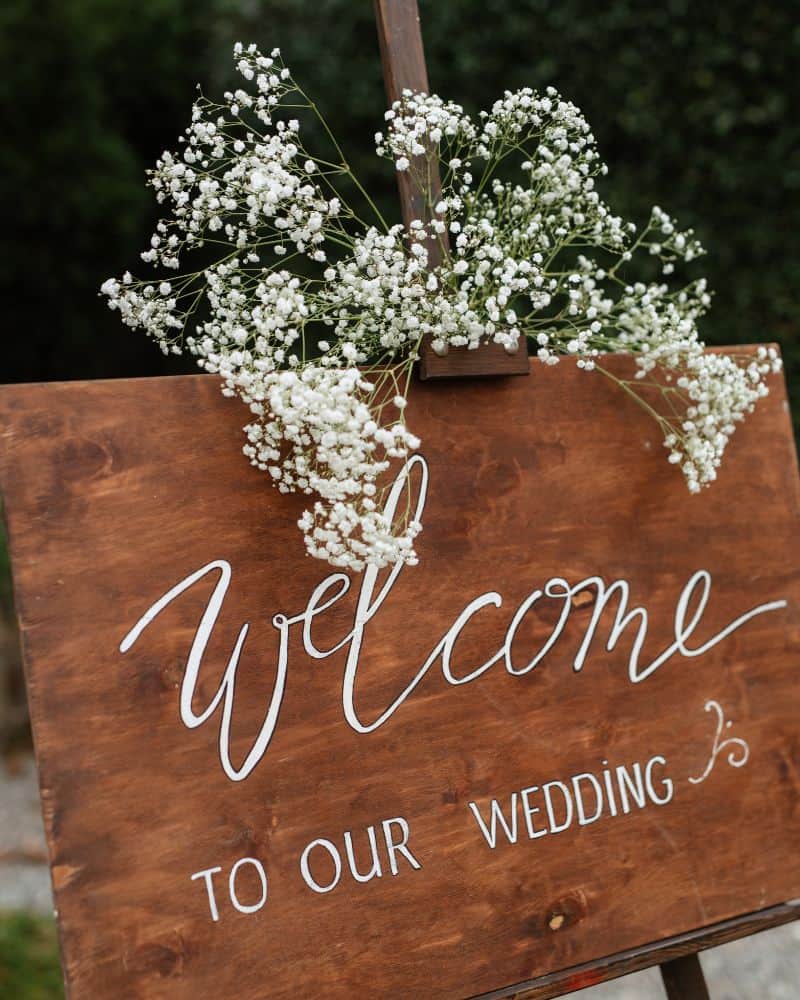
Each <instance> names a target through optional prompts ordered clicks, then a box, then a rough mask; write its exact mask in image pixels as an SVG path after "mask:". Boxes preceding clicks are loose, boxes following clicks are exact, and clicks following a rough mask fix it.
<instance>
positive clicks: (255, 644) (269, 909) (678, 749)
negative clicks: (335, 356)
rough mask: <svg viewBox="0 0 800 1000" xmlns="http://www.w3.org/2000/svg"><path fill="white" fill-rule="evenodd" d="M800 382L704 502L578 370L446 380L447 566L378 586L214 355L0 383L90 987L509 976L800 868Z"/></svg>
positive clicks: (496, 983) (480, 988)
mask: <svg viewBox="0 0 800 1000" xmlns="http://www.w3.org/2000/svg"><path fill="white" fill-rule="evenodd" d="M609 363H611V364H614V365H615V366H617V370H621V367H620V366H625V365H626V364H627V362H626V361H625V360H624V359H612V361H611V362H609ZM771 389H772V391H771V394H770V396H769V397H768V398H767V399H766V400H764V401H763V402H762V403H761V404H760V405H759V407H758V409H757V411H756V413H755V414H753V416H752V417H751V418H750V419H749V420H748V422H747V423H746V424H745V425H744V426H743V427H742V428H741V429H740V430H739V431H737V433H736V435H735V437H734V439H733V441H732V443H731V445H730V449H729V452H728V455H727V456H726V459H727V460H726V463H725V466H724V468H723V469H722V472H721V475H720V478H719V481H718V482H717V483H716V484H715V486H714V487H713V488H711V489H709V490H707V491H705V492H704V493H703V494H702V495H700V496H697V497H692V496H690V495H689V494H688V492H687V491H686V488H685V486H684V484H683V482H682V479H681V476H680V474H679V473H678V472H677V470H675V469H674V468H673V467H671V466H670V465H669V464H668V463H667V462H666V460H665V452H664V449H663V447H662V445H661V442H660V440H659V438H658V433H657V428H656V427H655V425H654V424H652V423H651V422H650V419H649V418H648V417H647V415H646V414H644V413H643V412H642V411H640V410H639V409H638V408H637V407H636V405H635V404H634V403H632V402H631V401H629V400H627V399H626V398H624V397H623V396H622V395H621V394H620V393H619V392H618V390H616V389H615V388H614V387H613V386H612V385H611V384H610V383H608V382H607V381H606V380H604V379H603V378H601V377H599V376H590V375H587V374H585V373H582V372H579V371H578V370H577V369H575V368H574V366H572V365H570V364H567V363H565V364H562V365H559V366H557V367H555V368H542V367H540V366H539V365H536V366H535V368H534V370H533V374H532V377H531V378H522V379H515V378H510V379H505V380H487V381H485V382H483V381H475V380H471V381H470V382H469V383H457V382H452V383H444V384H443V383H440V384H435V385H432V384H430V383H426V384H422V385H417V386H416V387H414V389H413V391H412V394H411V399H410V403H409V416H410V419H411V421H412V426H413V427H414V430H415V431H416V432H417V433H419V435H420V436H421V438H422V440H423V445H422V449H421V454H422V455H423V456H424V460H425V466H424V467H423V465H422V464H421V463H418V464H417V466H416V468H415V472H414V476H415V477H416V479H415V482H416V483H417V485H418V486H419V485H420V484H421V483H422V475H423V472H427V477H428V478H427V494H426V497H425V502H424V510H423V512H422V522H423V525H424V530H423V532H422V534H421V536H420V538H419V545H418V549H419V555H420V560H421V562H420V565H419V566H418V567H413V568H405V569H403V570H402V571H400V572H399V573H395V574H393V575H391V576H390V575H389V574H387V573H383V574H380V575H378V577H377V579H376V578H374V577H373V576H372V575H371V574H367V575H365V576H361V577H359V576H354V577H352V578H351V579H349V580H348V579H346V578H343V577H337V576H336V575H335V573H334V571H333V570H332V569H330V568H329V567H327V566H325V565H323V564H321V563H319V562H317V561H314V560H311V559H310V558H307V557H306V556H304V554H303V549H302V542H301V538H300V535H299V533H298V531H297V529H296V526H295V525H296V521H297V518H298V516H299V514H300V512H301V510H302V509H303V500H302V498H297V497H288V498H287V497H284V496H281V495H280V494H278V493H277V492H276V491H273V490H272V489H271V488H269V486H268V484H267V481H266V477H265V476H264V474H263V473H259V472H258V471H256V470H254V469H252V468H250V467H249V466H248V464H247V461H246V459H245V458H244V457H243V456H242V455H241V444H242V435H241V427H242V425H243V423H245V422H246V419H247V413H246V411H245V410H244V409H243V408H242V406H241V405H240V404H239V403H237V402H236V401H233V400H228V399H224V398H222V397H221V395H220V394H219V389H218V385H217V382H216V380H215V379H214V378H211V377H206V376H196V377H185V378H172V379H143V380H130V381H115V382H84V383H71V384H50V385H27V386H13V387H4V388H3V389H2V390H0V421H1V427H2V449H1V453H0V484H1V485H2V490H3V495H4V498H5V504H6V515H7V520H8V525H9V532H10V543H11V552H12V560H13V571H14V578H15V588H16V597H17V607H18V613H19V617H20V623H21V629H22V637H23V644H24V653H25V661H26V670H27V680H28V690H29V697H30V704H31V712H32V718H33V725H34V734H35V740H36V748H37V755H38V760H39V768H40V778H41V791H42V799H43V806H44V815H45V823H46V830H47V837H48V842H49V847H50V853H51V864H52V872H53V882H54V887H55V896H56V906H57V909H58V915H59V924H60V929H61V939H62V947H63V959H64V965H65V972H66V980H67V985H68V990H69V995H70V996H71V997H73V998H75V997H77V998H91V1000H104V998H114V1000H123V998H129V997H130V998H137V1000H143V998H160V997H164V998H176V1000H178V998H191V1000H199V998H208V1000H212V998H213V1000H218V998H222V997H234V996H235V997H238V998H241V1000H255V998H262V997H270V998H276V1000H282V998H289V997H292V998H294V997H296V996H317V995H318V996H324V997H326V998H334V997H341V998H345V997H346V998H351V997H364V996H370V997H376V996H379V997H389V996H392V997H395V996H401V997H425V998H440V997H441V998H445V997H446V998H463V997H474V996H476V995H480V994H482V993H486V992H490V991H494V990H498V991H502V992H503V993H505V992H506V988H507V987H509V986H511V985H512V984H515V983H530V982H531V981H532V980H536V979H537V978H538V977H542V976H552V975H554V974H556V973H558V971H559V970H565V969H570V968H580V969H585V968H591V966H592V963H595V962H599V960H600V959H602V958H603V957H604V956H609V955H613V954H615V953H619V952H626V951H627V950H630V949H635V948H637V947H638V946H640V945H642V944H644V943H647V942H654V941H658V940H662V939H666V938H670V939H672V938H674V937H675V936H676V935H682V934H685V933H687V932H690V931H697V930H698V929H702V928H704V927H710V926H712V925H715V924H719V923H720V922H722V921H726V920H730V919H731V918H735V917H738V916H740V915H742V914H746V913H750V912H752V911H755V910H759V909H762V908H765V907H769V906H774V905H775V904H780V903H783V902H784V901H786V900H790V899H792V898H795V897H798V896H800V853H799V852H798V851H797V845H798V834H799V833H800V821H799V816H800V812H799V809H800V795H799V792H800V733H799V732H798V707H799V704H798V701H799V695H800V680H798V677H799V675H798V669H797V668H798V650H799V649H800V613H798V600H799V599H800V579H799V578H798V554H800V543H799V542H798V528H799V527H800V518H799V517H798V514H800V506H799V503H798V501H799V499H800V497H799V495H798V474H797V466H796V459H795V452H794V445H793V440H792V432H791V426H790V420H789V414H788V408H787V403H786V396H785V389H784V385H783V380H782V379H781V378H780V377H774V378H772V379H771ZM401 499H402V498H401ZM412 502H413V503H421V501H420V499H419V493H415V496H414V497H413V498H412ZM622 581H624V585H623V583H622ZM165 595H166V596H165ZM622 597H625V598H626V600H627V608H626V609H623V610H622V611H620V599H621V598H622ZM161 598H164V600H161V602H160V603H159V601H160V599H161ZM215 598H216V599H217V600H216V603H215ZM637 609H641V610H637ZM618 612H619V613H618ZM620 616H621V617H620ZM245 625H247V626H248V628H247V629H244V626H245ZM609 637H611V638H612V639H613V640H614V641H612V642H610V643H609ZM639 638H640V639H641V642H640V643H639V641H638V640H639ZM609 645H610V646H611V648H608V646H609ZM639 645H640V646H641V649H640V650H639V652H638V658H637V657H636V656H635V655H634V649H635V648H636V647H637V646H639ZM202 647H204V648H202ZM192 650H193V651H194V655H191V651H192ZM200 653H202V656H200V655H199V654H200ZM237 657H238V658H237ZM231 658H232V660H231ZM230 662H233V665H234V666H233V668H231V669H230V670H229V669H228V668H229V663H230ZM576 667H578V668H579V669H576ZM234 669H235V681H236V682H235V686H233V685H232V684H227V686H226V678H227V680H228V681H230V680H231V678H232V676H233V672H234ZM473 675H474V676H473ZM470 677H471V678H472V679H470ZM270 709H272V710H273V711H272V713H271V712H270ZM205 715H208V717H207V718H205V721H203V718H204V716H205ZM221 723H224V724H223V725H221ZM228 730H229V731H228ZM266 736H271V738H270V739H269V742H268V743H267V742H266ZM728 740H732V741H734V742H730V743H726V742H725V741H728ZM715 749H716V751H717V752H716V754H715V752H714V751H715ZM745 758H746V759H745ZM226 768H227V773H226ZM493 810H494V813H493ZM595 814H597V815H596V818H595ZM492 815H494V819H495V823H494V830H493V829H492V819H491V817H492ZM567 820H569V822H567ZM370 828H371V829H372V835H370V832H369V831H370ZM506 829H507V831H508V832H506ZM371 836H372V837H373V838H374V848H375V853H376V858H377V866H376V868H375V874H374V877H372V878H370V879H367V878H366V876H367V874H368V873H369V871H370V869H372V867H373V865H372V858H371V851H372V847H373V840H371V839H370V837H371ZM325 842H327V843H325ZM492 842H493V843H494V846H491V843H492ZM309 845H312V846H310V847H309ZM348 845H349V846H351V847H352V854H353V857H354V859H355V868H356V871H357V872H358V873H359V875H360V877H361V879H363V881H359V880H358V879H356V878H355V877H354V875H353V874H352V866H351V863H350V858H349V857H348ZM245 859H248V860H245ZM304 859H305V864H304ZM337 864H338V865H340V867H341V872H340V876H339V879H338V882H336V884H333V883H334V881H335V876H336V870H337ZM378 870H379V871H380V875H378V874H377V872H378ZM262 874H263V876H264V879H265V881H266V885H267V892H266V900H265V901H264V889H263V882H262ZM329 885H332V887H331V888H329ZM322 889H324V890H328V891H319V890H322ZM212 897H213V898H212ZM248 910H250V911H251V912H247V911H248ZM215 915H216V917H217V919H214V917H215ZM564 981H565V982H570V980H564ZM566 988H567V987H565V989H566ZM497 995H500V994H499V993H498V994H497ZM547 995H554V993H552V992H550V993H548V994H547Z"/></svg>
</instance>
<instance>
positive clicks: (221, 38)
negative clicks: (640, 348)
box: [0, 0, 800, 410]
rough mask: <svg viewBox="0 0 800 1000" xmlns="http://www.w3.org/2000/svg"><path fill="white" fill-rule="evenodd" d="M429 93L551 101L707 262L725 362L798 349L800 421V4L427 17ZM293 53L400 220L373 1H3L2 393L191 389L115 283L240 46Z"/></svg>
mask: <svg viewBox="0 0 800 1000" xmlns="http://www.w3.org/2000/svg"><path fill="white" fill-rule="evenodd" d="M420 8H421V14H422V21H423V31H424V36H425V40H426V47H427V53H428V62H429V70H430V77H431V85H432V88H433V89H435V90H437V91H438V92H439V93H441V94H443V95H446V96H448V97H451V98H453V99H455V100H458V101H460V102H461V103H463V104H465V105H466V106H467V107H468V108H469V109H470V110H477V109H479V108H480V107H484V106H487V105H488V104H489V103H490V102H491V101H492V99H493V98H494V97H495V96H496V95H497V94H498V93H499V92H500V91H501V90H502V89H503V88H505V87H509V88H515V87H518V86H522V85H525V84H530V85H532V86H537V87H541V86H544V85H546V84H550V83H552V84H554V85H555V86H556V87H558V88H559V89H560V90H561V91H562V92H563V93H564V94H565V96H567V97H568V98H570V99H571V100H573V101H575V102H576V103H577V104H578V105H579V106H580V107H582V108H583V110H584V111H585V112H586V114H587V116H588V118H589V120H590V122H591V123H592V124H593V127H594V130H595V133H596V135H597V137H598V140H599V143H600V147H601V151H602V152H603V154H604V156H605V158H606V160H607V162H608V163H609V166H610V168H611V169H610V174H609V176H608V178H606V183H605V186H604V190H605V194H606V195H607V197H608V198H609V199H610V201H611V203H612V205H613V206H614V207H615V210H616V211H618V212H621V213H624V214H629V215H631V217H633V218H637V219H643V218H644V217H645V216H646V215H647V212H648V210H649V206H650V205H651V204H654V203H655V204H660V205H662V207H664V208H665V209H666V210H667V211H669V212H671V213H673V214H675V215H677V217H678V219H679V220H680V221H681V222H682V223H686V224H688V225H692V226H694V227H695V229H696V230H697V232H698V234H699V235H700V237H701V239H702V240H703V242H704V243H705V244H706V246H707V247H708V249H709V251H710V252H709V256H708V257H706V258H705V259H704V261H703V263H702V265H700V266H701V267H702V268H703V269H704V271H705V272H706V273H707V274H708V275H709V277H710V279H711V283H712V286H713V288H714V289H715V291H716V299H715V303H714V308H713V310H712V313H711V315H710V316H709V317H708V319H707V321H706V323H705V328H704V330H705V335H706V337H707V339H708V340H709V341H710V342H712V343H727V342H746V341H753V340H778V341H780V342H781V344H782V346H783V350H784V354H785V357H786V362H787V369H788V373H789V378H790V382H791V387H792V392H793V395H794V397H795V409H796V410H800V329H799V324H798V306H797V286H798V279H799V278H800V260H799V259H798V241H797V234H798V232H800V115H798V113H797V108H798V106H799V105H800V85H799V84H798V73H797V67H798V66H800V58H799V57H800V19H798V17H797V6H796V4H793V3H786V2H783V3H776V2H774V0H773V2H769V3H765V2H758V0H726V3H724V4H699V3H691V2H689V0H664V2H663V3H661V4H659V5H655V4H651V3H649V2H639V0H637V2H631V0H610V2H607V3H605V4H589V3H586V2H581V0H559V2H558V3H556V2H546V0H421V2H420ZM237 39H242V40H244V41H250V40H253V41H257V42H258V43H260V44H261V45H262V46H264V47H272V46H273V45H280V46H281V48H282V49H283V51H284V55H285V58H286V59H287V61H288V62H289V64H290V65H291V66H292V67H293V70H294V71H295V73H296V75H297V76H298V77H299V78H300V79H301V80H302V81H303V82H304V85H305V86H306V88H307V89H308V90H309V92H311V93H312V94H314V95H315V96H316V97H317V98H318V101H319V103H320V104H321V105H322V106H323V108H325V110H326V112H327V113H328V116H329V119H330V120H331V122H332V124H333V126H334V128H335V130H336V132H337V134H339V135H340V136H341V138H342V140H343V145H345V147H346V148H347V150H348V152H349V153H350V154H351V155H352V158H353V160H355V162H356V163H357V164H358V166H359V167H360V169H361V171H362V173H363V175H365V177H366V178H367V179H368V181H369V183H370V184H371V185H372V187H373V189H374V190H376V191H377V193H378V195H379V197H380V198H381V200H382V201H383V203H384V204H385V205H386V206H387V207H388V210H389V211H394V213H395V215H396V214H397V209H396V196H395V193H394V183H393V178H392V177H391V176H390V175H389V174H387V172H386V168H385V165H384V164H382V163H381V162H380V161H378V160H377V158H376V157H375V156H374V154H373V153H372V151H371V148H372V142H371V136H372V133H373V132H374V131H375V129H376V128H377V127H378V125H379V120H380V118H381V115H382V111H383V108H384V98H383V88H382V80H381V71H380V65H379V59H378V52H377V44H376V36H375V26H374V21H373V14H372V4H371V3H370V2H369V0H313V2H312V0H136V2H132V0H61V2H60V3H58V4H50V3H48V4H37V3H35V2H33V0H5V2H4V4H3V5H2V11H0V65H2V66H3V73H2V78H1V79H0V91H1V92H2V104H3V106H4V108H5V111H4V133H5V135H4V139H5V142H4V147H5V155H4V162H3V169H2V171H0V174H2V186H3V187H2V203H3V205H4V207H5V218H4V219H3V223H2V227H0V241H2V246H0V286H2V298H3V303H4V307H5V308H4V312H5V326H6V330H7V332H6V337H5V343H6V348H5V353H4V358H3V366H2V371H0V377H2V380H3V381H17V380H23V379H24V380H30V379H54V378H75V377H92V378H94V377H113V376H125V375H143V374H151V373H159V372H168V371H180V370H191V365H190V363H187V362H181V361H178V362H177V363H176V362H175V361H167V360H165V359H162V358H161V356H160V354H159V353H158V352H157V350H156V348H155V347H154V346H153V345H152V344H150V343H149V342H147V341H146V340H145V339H144V338H143V337H141V336H140V335H136V334H134V333H131V332H129V331H127V330H126V329H123V328H122V327H121V325H120V324H119V322H118V320H117V319H116V317H115V316H113V315H111V314H109V313H107V311H106V310H105V309H104V307H103V305H102V303H101V302H100V300H99V299H98V298H97V296H96V291H97V286H98V285H99V283H100V282H101V281H102V280H103V278H105V277H106V276H108V275H109V274H111V273H117V272H119V271H120V270H121V269H123V268H124V267H125V266H132V267H134V268H135V265H136V263H137V255H138V252H139V250H140V249H142V248H143V247H144V245H145V242H146V240H147V237H148V236H149V233H150V231H151V230H150V227H151V225H152V223H153V221H154V203H153V200H152V197H151V194H150V192H149V191H147V190H146V189H145V188H144V184H143V180H144V177H143V172H144V170H145V168H146V167H147V166H149V165H150V164H151V163H152V162H153V160H154V159H155V157H156V156H157V155H158V154H159V153H160V152H161V150H162V149H163V148H164V147H165V146H173V145H174V142H175V139H176V137H177V135H178V134H179V132H180V131H181V130H182V128H183V127H184V125H185V124H186V121H187V119H188V110H189V106H190V103H191V101H192V99H193V96H194V86H195V83H196V82H198V81H199V82H201V83H202V85H203V88H204V89H206V90H212V91H219V90H221V89H222V88H223V86H224V85H225V84H226V82H227V81H228V79H230V74H229V67H230V62H231V60H230V46H231V44H232V42H233V41H235V40H237Z"/></svg>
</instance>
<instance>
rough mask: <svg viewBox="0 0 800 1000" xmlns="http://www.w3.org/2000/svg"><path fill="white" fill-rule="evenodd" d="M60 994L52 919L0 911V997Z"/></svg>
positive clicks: (53, 997) (52, 999)
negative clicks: (0, 912)
mask: <svg viewBox="0 0 800 1000" xmlns="http://www.w3.org/2000/svg"><path fill="white" fill-rule="evenodd" d="M63 996H64V987H63V980H62V976H61V967H60V965H59V961H58V943H57V940H56V925H55V922H54V921H53V920H50V919H44V918H41V917H33V916H29V915H27V914H24V913H8V914H0V997H3V998H5V1000H60V998H61V997H63Z"/></svg>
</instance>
